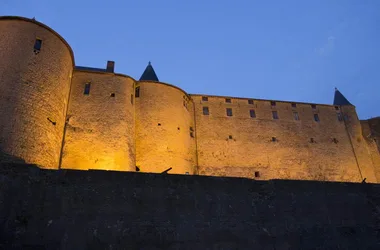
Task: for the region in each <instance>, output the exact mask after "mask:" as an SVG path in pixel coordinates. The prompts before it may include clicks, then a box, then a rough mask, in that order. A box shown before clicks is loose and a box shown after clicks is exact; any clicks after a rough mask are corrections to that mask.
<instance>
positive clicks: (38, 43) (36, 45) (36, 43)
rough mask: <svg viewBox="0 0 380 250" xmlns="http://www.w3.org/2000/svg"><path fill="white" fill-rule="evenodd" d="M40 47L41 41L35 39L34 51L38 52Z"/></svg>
mask: <svg viewBox="0 0 380 250" xmlns="http://www.w3.org/2000/svg"><path fill="white" fill-rule="evenodd" d="M41 47H42V40H41V39H36V41H35V42H34V51H40V50H41Z"/></svg>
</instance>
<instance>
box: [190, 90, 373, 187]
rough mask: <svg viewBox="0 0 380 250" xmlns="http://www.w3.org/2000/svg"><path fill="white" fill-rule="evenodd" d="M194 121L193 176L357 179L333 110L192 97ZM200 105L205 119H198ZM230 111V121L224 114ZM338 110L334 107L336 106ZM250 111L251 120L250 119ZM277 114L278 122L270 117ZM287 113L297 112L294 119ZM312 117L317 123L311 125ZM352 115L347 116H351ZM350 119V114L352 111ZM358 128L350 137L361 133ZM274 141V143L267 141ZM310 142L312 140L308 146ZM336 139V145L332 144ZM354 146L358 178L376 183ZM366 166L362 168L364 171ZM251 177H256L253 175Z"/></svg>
mask: <svg viewBox="0 0 380 250" xmlns="http://www.w3.org/2000/svg"><path fill="white" fill-rule="evenodd" d="M192 98H193V99H194V103H195V110H196V121H197V142H198V161H199V174H203V175H223V176H245V177H250V178H257V179H272V178H286V179H306V180H307V179H314V180H330V181H354V182H356V181H361V180H362V177H361V175H360V172H359V168H358V164H357V163H356V159H355V155H354V153H353V147H352V146H351V142H350V139H349V136H348V134H347V131H346V129H345V123H344V121H339V120H338V118H337V112H340V110H336V108H335V107H334V106H330V105H317V106H316V108H315V109H313V108H312V106H311V105H310V104H302V103H297V104H296V107H292V105H291V103H290V102H276V105H275V106H272V105H271V102H270V101H266V100H254V102H253V104H249V103H248V99H239V98H232V100H231V103H226V101H225V98H224V97H212V96H211V97H210V96H209V97H208V101H202V96H198V95H193V96H192ZM203 107H208V108H209V115H203V112H202V111H203ZM226 108H231V109H232V112H233V116H232V117H228V116H227V115H226ZM338 108H339V109H340V107H338ZM251 109H252V110H255V114H256V118H251V117H250V110H251ZM272 111H277V113H278V116H279V119H278V120H275V119H273V117H272ZM293 112H298V115H299V119H300V120H298V121H297V120H295V119H294V115H293ZM314 114H318V116H319V119H320V121H319V122H316V121H314ZM351 115H352V114H351ZM355 115H356V113H355ZM355 124H356V125H358V123H355ZM359 129H360V124H359V126H358V127H356V130H355V133H354V134H355V136H357V137H358V138H359V137H360V135H361V133H360V132H361V131H359ZM273 137H275V139H276V141H273V140H272V138H273ZM311 138H313V140H314V142H311ZM334 138H335V139H336V143H335V142H334ZM364 149H365V147H364V146H363V147H362V146H357V147H356V148H355V150H357V151H358V152H357V155H358V157H360V160H359V164H360V168H361V170H362V172H363V173H362V174H363V175H364V176H363V178H367V180H369V181H372V182H374V181H376V179H375V176H374V172H373V171H370V169H371V168H372V165H371V164H369V163H368V162H365V160H364V159H365V158H366V157H367V158H369V155H368V154H366V153H365V152H364ZM367 166H368V167H367ZM255 172H257V173H256V174H257V175H259V177H255Z"/></svg>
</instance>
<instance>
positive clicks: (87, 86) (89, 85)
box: [83, 82, 91, 95]
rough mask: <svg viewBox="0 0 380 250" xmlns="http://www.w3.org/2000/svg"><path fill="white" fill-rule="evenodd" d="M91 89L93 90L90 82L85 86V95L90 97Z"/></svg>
mask: <svg viewBox="0 0 380 250" xmlns="http://www.w3.org/2000/svg"><path fill="white" fill-rule="evenodd" d="M90 88H91V83H90V82H88V83H86V84H85V85H84V92H83V94H84V95H89V94H90Z"/></svg>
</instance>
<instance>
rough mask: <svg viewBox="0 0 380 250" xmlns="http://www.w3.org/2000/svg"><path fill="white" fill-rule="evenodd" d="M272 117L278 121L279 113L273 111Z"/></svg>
mask: <svg viewBox="0 0 380 250" xmlns="http://www.w3.org/2000/svg"><path fill="white" fill-rule="evenodd" d="M272 116H273V119H275V120H277V119H278V113H277V111H272Z"/></svg>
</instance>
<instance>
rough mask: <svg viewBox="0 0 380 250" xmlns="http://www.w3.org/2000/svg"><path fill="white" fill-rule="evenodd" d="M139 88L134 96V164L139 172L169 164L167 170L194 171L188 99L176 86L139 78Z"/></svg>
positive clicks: (192, 127) (191, 120)
mask: <svg viewBox="0 0 380 250" xmlns="http://www.w3.org/2000/svg"><path fill="white" fill-rule="evenodd" d="M139 88H140V97H138V98H136V165H137V166H138V167H139V168H140V170H141V171H143V172H162V171H165V170H166V169H168V168H170V167H172V168H173V169H172V170H170V171H169V173H177V174H186V173H188V174H193V173H195V171H196V169H195V166H196V153H195V138H194V137H195V126H194V120H193V106H192V102H191V100H189V98H188V96H187V94H186V93H185V92H183V91H182V90H180V89H179V88H177V87H174V86H171V85H168V84H164V83H158V82H139ZM191 130H193V131H191ZM190 133H192V134H193V136H194V137H192V136H191V134H190Z"/></svg>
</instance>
